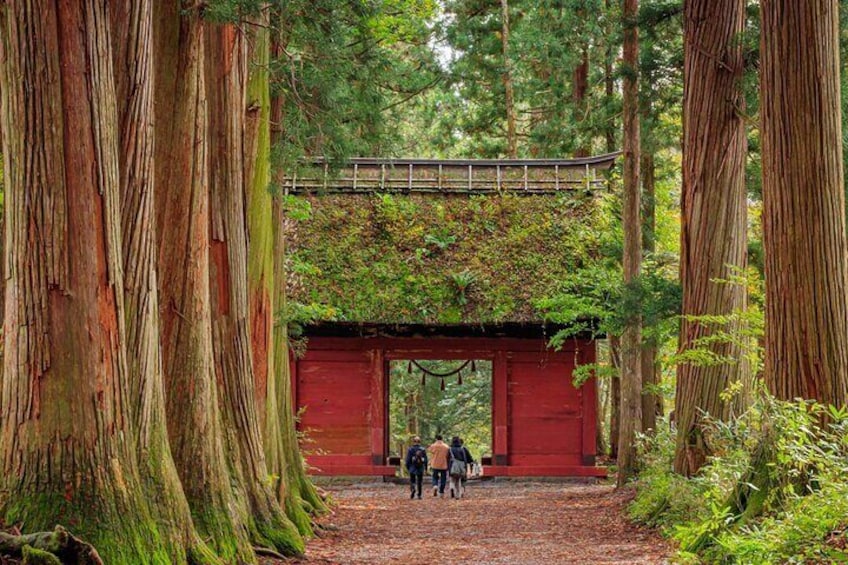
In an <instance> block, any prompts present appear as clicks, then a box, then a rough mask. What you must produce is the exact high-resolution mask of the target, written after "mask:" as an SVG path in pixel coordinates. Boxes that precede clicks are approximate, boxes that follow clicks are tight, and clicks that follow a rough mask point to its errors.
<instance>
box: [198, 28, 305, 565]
mask: <svg viewBox="0 0 848 565" xmlns="http://www.w3.org/2000/svg"><path fill="white" fill-rule="evenodd" d="M247 73H248V65H247V42H246V40H245V37H244V35H243V32H242V31H241V29H240V28H238V27H236V26H234V25H221V26H216V27H209V28H208V29H207V51H206V76H207V77H208V78H209V83H208V87H209V88H208V92H209V118H210V120H209V123H210V132H209V133H210V153H209V155H208V157H209V164H210V173H211V177H210V178H211V183H210V203H211V206H210V210H211V214H210V218H209V219H210V228H209V231H210V236H211V243H210V245H211V248H210V251H211V264H210V280H211V288H210V290H211V296H212V343H213V347H214V352H215V357H214V359H215V373H216V375H217V380H218V385H219V395H218V400H219V406H220V408H221V413H222V415H223V416H224V423H225V430H226V431H225V435H226V447H227V450H228V454H229V457H230V474H231V481H232V483H233V484H234V485H235V488H236V491H237V493H238V494H239V495H240V496H239V498H240V499H241V498H242V497H243V500H241V502H242V503H246V506H247V515H248V526H249V528H250V534H251V539H252V540H253V542H254V543H255V544H258V545H264V546H270V547H272V548H274V549H276V550H277V551H280V552H283V553H285V554H296V553H301V552H302V551H303V547H304V546H303V539H302V537H301V536H300V534H299V533H298V531H297V529H296V528H295V526H294V524H292V523H291V522H290V521H289V520H288V518H287V517H286V515H285V513H284V512H283V510H282V507H281V506H280V505H279V504H278V503H277V499H276V497H275V496H274V495H273V493H272V492H271V489H270V488H269V487H268V481H269V475H268V469H267V467H266V465H265V451H264V447H263V443H262V432H261V431H260V428H259V414H258V411H257V406H256V396H255V395H256V387H255V379H254V373H253V351H252V343H251V337H250V308H249V305H248V271H247V256H248V244H247V225H246V218H245V213H246V210H245V200H246V196H247V186H246V183H245V161H246V160H250V162H251V163H254V162H255V159H256V156H255V155H249V156H248V155H244V146H243V141H244V139H245V136H244V133H245V119H244V118H245V108H246V104H245V101H246V88H247ZM248 138H249V137H248Z"/></svg>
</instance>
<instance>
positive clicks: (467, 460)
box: [459, 438, 474, 496]
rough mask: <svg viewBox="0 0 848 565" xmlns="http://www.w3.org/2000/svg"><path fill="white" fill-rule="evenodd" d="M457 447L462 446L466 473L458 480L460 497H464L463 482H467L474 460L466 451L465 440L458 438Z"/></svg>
mask: <svg viewBox="0 0 848 565" xmlns="http://www.w3.org/2000/svg"><path fill="white" fill-rule="evenodd" d="M459 445H461V446H462V452H463V453H464V454H465V465H466V472H465V474H464V475H462V479H461V480H460V486H461V487H462V495H463V496H465V481H467V480H468V475H469V474H471V472H472V470H473V469H474V458H473V457H471V452H470V451H468V448H467V447H465V440H464V439H462V438H459Z"/></svg>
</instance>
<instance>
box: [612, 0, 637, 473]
mask: <svg viewBox="0 0 848 565" xmlns="http://www.w3.org/2000/svg"><path fill="white" fill-rule="evenodd" d="M638 13H639V2H638V0H624V10H623V13H622V18H623V21H624V59H623V64H624V67H625V68H624V100H623V103H624V175H623V177H624V190H623V205H622V223H623V225H624V283H625V285H627V286H631V287H632V285H635V284H637V282H638V277H639V274H640V271H641V263H642V230H641V213H640V210H641V197H640V187H639V80H638V68H639V38H638V29H637V24H636V19H637V16H638ZM628 317H629V319H628V320H627V322H626V326H625V328H624V332H623V334H622V336H621V367H622V370H621V419H620V422H619V435H618V460H617V461H618V485H619V486H623V485H624V484H625V483H626V481H627V479H629V478H631V477H633V476H634V475H635V473H636V466H637V462H636V432H637V431H641V429H642V366H641V355H640V353H641V350H642V330H641V325H642V320H641V315H640V314H639V313H638V312H628Z"/></svg>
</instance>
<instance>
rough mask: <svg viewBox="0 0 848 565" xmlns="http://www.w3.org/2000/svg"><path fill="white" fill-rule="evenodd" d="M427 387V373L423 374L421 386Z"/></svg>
mask: <svg viewBox="0 0 848 565" xmlns="http://www.w3.org/2000/svg"><path fill="white" fill-rule="evenodd" d="M426 385H427V373H421V386H426Z"/></svg>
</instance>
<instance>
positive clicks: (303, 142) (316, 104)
mask: <svg viewBox="0 0 848 565" xmlns="http://www.w3.org/2000/svg"><path fill="white" fill-rule="evenodd" d="M435 11H436V3H435V1H434V0H377V1H369V2H335V1H333V0H292V1H289V2H286V3H284V4H278V5H277V6H276V7H275V12H274V17H273V25H274V27H275V28H276V29H277V30H279V33H280V36H281V46H280V47H281V48H280V53H279V55H278V56H277V57H276V58H275V59H274V60H273V61H272V63H271V71H272V84H271V89H272V95H276V96H279V97H280V99H281V100H282V103H283V106H284V107H283V112H282V115H283V123H281V124H278V125H279V131H280V132H281V135H282V140H281V143H280V144H279V146H277V147H276V148H275V151H274V152H275V162H276V163H277V166H279V167H284V168H286V169H288V170H294V169H296V167H297V164H298V159H299V158H301V157H303V156H305V155H308V156H317V155H323V156H325V157H328V158H329V159H330V160H331V161H333V162H336V163H337V162H339V161H340V160H342V159H344V158H347V157H349V156H352V155H367V154H375V155H391V154H393V148H394V147H396V146H397V145H398V143H397V134H396V133H397V131H398V128H397V127H392V124H395V123H396V122H397V121H398V120H399V119H400V117H399V116H400V115H398V116H396V115H395V112H401V111H402V108H403V107H404V105H405V104H406V103H407V102H408V100H409V99H411V98H413V97H414V96H416V95H417V94H420V93H422V92H424V91H426V90H427V89H428V88H432V87H433V86H435V85H436V84H438V83H439V81H440V80H441V72H440V70H439V67H438V65H437V64H436V61H435V54H434V53H433V51H432V50H431V49H429V48H428V45H427V42H428V39H429V37H430V27H431V21H432V19H433V18H434V17H435Z"/></svg>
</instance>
